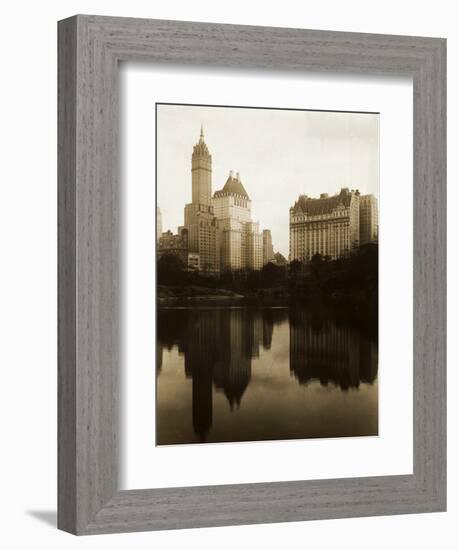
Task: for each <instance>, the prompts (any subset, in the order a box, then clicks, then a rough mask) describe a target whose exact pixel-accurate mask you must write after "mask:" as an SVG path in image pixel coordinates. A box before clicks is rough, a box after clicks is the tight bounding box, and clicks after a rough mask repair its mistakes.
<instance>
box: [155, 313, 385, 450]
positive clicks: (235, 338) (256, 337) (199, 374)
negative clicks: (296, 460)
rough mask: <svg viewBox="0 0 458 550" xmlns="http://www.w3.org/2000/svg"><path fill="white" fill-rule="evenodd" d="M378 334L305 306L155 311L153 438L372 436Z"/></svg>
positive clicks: (196, 440)
mask: <svg viewBox="0 0 458 550" xmlns="http://www.w3.org/2000/svg"><path fill="white" fill-rule="evenodd" d="M377 364H378V349H377V336H376V331H375V330H372V331H371V329H370V328H368V325H367V324H364V323H362V324H360V325H357V324H352V325H350V324H348V323H345V322H343V321H342V319H339V318H338V317H337V316H336V315H335V314H334V313H332V312H329V311H326V310H323V309H320V310H318V311H317V310H313V309H312V310H311V309H308V308H305V307H290V308H256V307H245V308H236V307H220V308H192V309H185V308H182V309H178V308H169V309H167V308H164V309H162V308H161V309H159V310H158V335H157V390H156V391H157V400H156V403H157V409H156V415H157V426H156V433H157V441H156V443H157V444H158V445H171V444H177V443H199V442H218V441H219V442H223V441H225V442H227V441H260V440H272V439H303V438H315V437H343V436H366V435H377V433H378V386H377Z"/></svg>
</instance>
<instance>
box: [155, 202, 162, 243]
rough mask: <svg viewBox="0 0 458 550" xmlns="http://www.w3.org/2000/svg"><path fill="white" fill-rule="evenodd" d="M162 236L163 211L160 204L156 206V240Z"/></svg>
mask: <svg viewBox="0 0 458 550" xmlns="http://www.w3.org/2000/svg"><path fill="white" fill-rule="evenodd" d="M161 236H162V212H161V209H160V208H159V206H157V207H156V241H159V239H160V238H161Z"/></svg>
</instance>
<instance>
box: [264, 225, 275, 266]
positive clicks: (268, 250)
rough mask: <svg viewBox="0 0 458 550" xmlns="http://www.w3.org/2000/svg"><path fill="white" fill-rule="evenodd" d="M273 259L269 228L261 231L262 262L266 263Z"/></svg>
mask: <svg viewBox="0 0 458 550" xmlns="http://www.w3.org/2000/svg"><path fill="white" fill-rule="evenodd" d="M273 259H274V247H273V246H272V233H271V232H270V229H264V230H263V232H262V264H263V265H266V264H268V263H269V262H271V261H272V260H273Z"/></svg>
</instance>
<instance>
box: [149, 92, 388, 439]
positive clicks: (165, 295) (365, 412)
mask: <svg viewBox="0 0 458 550" xmlns="http://www.w3.org/2000/svg"><path fill="white" fill-rule="evenodd" d="M155 115H156V117H155V120H156V151H155V154H156V201H157V208H156V263H157V265H156V296H157V303H156V310H157V311H156V335H155V337H156V395H155V396H154V395H152V399H154V398H155V404H156V441H155V444H156V445H178V444H195V443H231V442H234V443H235V442H249V441H268V440H270V441H272V440H291V439H312V438H338V437H363V436H366V437H367V436H377V435H378V433H379V422H378V405H379V399H378V377H379V371H378V311H379V310H378V277H379V275H378V244H379V214H378V209H379V113H372V112H342V111H314V110H307V109H281V108H265V107H262V108H260V107H256V106H240V107H229V106H216V105H215V106H212V105H185V104H170V103H156V106H155Z"/></svg>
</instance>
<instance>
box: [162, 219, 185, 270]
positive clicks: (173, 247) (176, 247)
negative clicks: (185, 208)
mask: <svg viewBox="0 0 458 550" xmlns="http://www.w3.org/2000/svg"><path fill="white" fill-rule="evenodd" d="M166 254H170V255H172V256H176V257H177V258H179V259H180V260H181V262H182V264H183V267H184V268H187V267H188V231H187V230H186V229H184V228H182V229H181V230H180V231H179V233H178V234H177V235H175V234H173V233H172V232H171V231H166V232H165V233H162V235H161V238H160V239H159V241H158V243H157V256H158V258H160V257H161V256H165V255H166Z"/></svg>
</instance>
